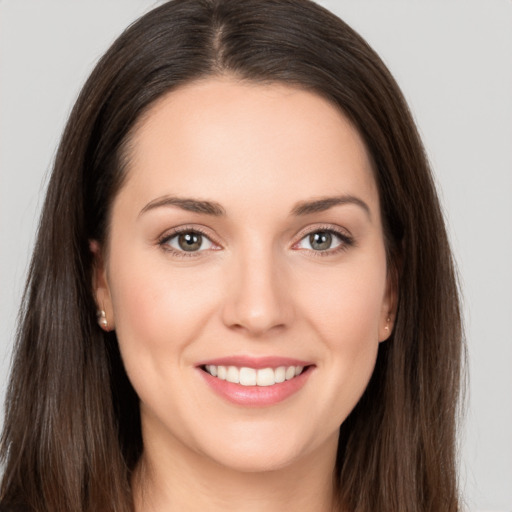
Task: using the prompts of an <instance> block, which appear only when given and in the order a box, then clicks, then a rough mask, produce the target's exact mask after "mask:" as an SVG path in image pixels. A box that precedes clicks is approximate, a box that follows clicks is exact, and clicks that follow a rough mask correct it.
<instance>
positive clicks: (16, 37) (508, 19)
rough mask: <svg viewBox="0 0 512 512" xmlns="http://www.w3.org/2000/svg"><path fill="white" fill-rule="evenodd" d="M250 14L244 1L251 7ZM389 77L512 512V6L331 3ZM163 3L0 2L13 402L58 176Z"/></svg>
mask: <svg viewBox="0 0 512 512" xmlns="http://www.w3.org/2000/svg"><path fill="white" fill-rule="evenodd" d="M241 1H243V0H241ZM321 3H322V4H323V5H325V6H326V7H328V8H330V9H331V10H332V11H334V12H335V13H336V14H338V15H339V16H340V17H342V18H343V19H344V20H345V21H347V22H348V23H349V24H350V25H351V26H352V27H353V28H355V29H356V30H357V31H358V32H360V33H361V34H362V35H363V36H364V37H365V38H366V39H367V41H368V42H369V43H370V44H371V45H372V46H373V47H374V48H375V49H376V50H377V52H378V53H379V54H380V55H381V57H382V58H383V60H384V61H385V62H386V64H387V65H388V66H389V68H390V70H391V72H392V73H393V74H394V76H395V78H396V79H397V81H398V82H399V84H400V86H401V87H402V89H403V91H404V93H405V96H406V98H407V99H408V101H409V103H410V106H411V109H412V111H413V114H414V116H415V119H416V121H417V123H418V125H419V129H420V132H421V134H422V136H423V139H424V142H425V145H426V148H427V151H428V154H429V157H430V159H431V162H432V165H433V169H434V172H435V176H436V180H437V182H438V185H439V191H440V195H441V200H442V203H443V205H444V209H445V213H446V218H447V222H448V227H449V231H450V234H451V240H452V244H453V249H454V253H455V256H456V260H457V263H458V267H459V271H460V275H461V283H462V290H463V294H464V314H465V322H466V331H467V342H468V350H469V373H470V386H469V392H468V397H469V400H468V407H467V413H466V420H465V423H464V425H465V427H464V430H463V432H462V435H461V443H460V445H461V480H462V484H463V490H464V494H465V496H466V501H467V504H468V509H469V510H471V511H477V510H478V511H484V510H485V511H500V512H510V511H512V393H511V392H512V328H511V319H512V150H511V148H512V2H511V1H510V0H325V1H323V2H321ZM154 5H156V4H155V2H154V1H151V0H115V1H114V0H75V1H73V2H69V1H68V0H45V1H44V2H43V1H41V0H0V398H3V395H4V392H5V385H6V380H7V375H8V367H9V358H10V350H11V346H12V341H13V333H14V330H15V328H16V315H17V308H18V305H19V302H20V297H21V293H22V288H23V284H24V279H25V273H26V269H27V264H28V260H29V257H30V253H31V251H32V248H33V244H34V236H35V230H36V227H37V222H38V221H37V219H38V214H39V210H40V207H41V204H42V199H43V194H44V190H45V185H46V181H47V178H48V173H49V170H50V168H51V163H52V159H53V157H54V154H55V149H56V146H57V143H58V140H59V136H60V134H61V131H62V129H63V126H64V123H65V120H66V117H67V115H68V114H69V111H70V109H71V106H72V104H73V101H74V99H75V98H76V95H77V93H78V91H79V89H80V86H81V84H82V83H83V82H84V80H85V78H86V76H87V75H88V73H89V72H90V71H91V69H92V66H93V65H94V63H95V62H96V61H97V59H98V57H99V56H100V55H101V54H102V53H103V52H104V51H105V50H106V48H107V47H108V45H109V44H110V43H111V42H112V41H113V39H114V38H115V37H116V36H117V35H118V34H119V33H120V32H121V30H122V29H123V28H124V27H125V26H126V25H128V23H130V22H131V21H133V20H134V19H135V18H137V17H138V16H139V15H141V14H142V13H144V12H146V11H148V10H149V9H150V8H151V7H153V6H154Z"/></svg>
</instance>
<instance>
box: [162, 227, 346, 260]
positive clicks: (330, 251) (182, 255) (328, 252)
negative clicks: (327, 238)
mask: <svg viewBox="0 0 512 512" xmlns="http://www.w3.org/2000/svg"><path fill="white" fill-rule="evenodd" d="M182 233H196V234H200V235H202V236H204V237H206V238H207V239H208V240H210V242H211V243H212V244H215V245H217V244H216V242H214V241H213V240H212V239H211V237H210V236H209V235H208V234H207V233H206V232H205V231H204V230H202V229H201V228H199V227H196V226H194V227H192V226H183V227H181V228H176V229H174V230H172V231H171V232H170V233H166V234H165V235H163V236H162V237H160V238H159V239H158V245H159V246H160V247H161V248H162V249H163V250H164V251H166V252H169V253H171V254H172V255H173V256H175V257H177V258H195V257H197V256H199V254H200V253H201V252H204V251H190V252H187V251H177V250H175V249H174V248H172V247H170V246H169V245H167V244H168V242H169V241H170V240H172V239H173V238H175V237H176V236H178V235H180V234H182ZM314 233H329V234H331V235H334V236H336V237H338V238H339V239H340V240H341V243H340V244H339V245H338V246H337V247H335V248H334V249H327V250H325V251H315V250H312V249H307V250H308V251H309V252H311V253H312V254H313V256H315V257H320V258H323V257H325V256H332V255H334V254H338V253H340V252H342V251H346V250H347V249H348V248H350V247H353V246H354V245H355V241H354V239H353V237H351V236H350V235H348V234H346V233H343V232H342V231H340V230H337V229H333V228H332V227H330V226H317V227H315V229H313V230H310V231H306V232H304V233H301V234H300V238H299V240H298V241H297V242H296V243H295V244H294V245H293V246H296V245H297V244H298V243H299V242H301V241H302V240H303V239H304V238H306V237H307V236H310V235H312V234H314Z"/></svg>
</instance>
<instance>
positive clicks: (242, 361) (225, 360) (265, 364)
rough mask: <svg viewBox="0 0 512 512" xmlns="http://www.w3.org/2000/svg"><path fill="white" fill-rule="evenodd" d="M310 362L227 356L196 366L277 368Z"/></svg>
mask: <svg viewBox="0 0 512 512" xmlns="http://www.w3.org/2000/svg"><path fill="white" fill-rule="evenodd" d="M312 364H313V363H311V361H304V360H302V359H295V358H293V357H278V356H264V357H253V356H227V357H219V358H215V359H208V360H205V361H201V362H200V363H199V364H198V365H197V366H206V365H213V366H236V367H238V368H243V367H246V368H254V369H259V368H278V367H279V366H311V365H312Z"/></svg>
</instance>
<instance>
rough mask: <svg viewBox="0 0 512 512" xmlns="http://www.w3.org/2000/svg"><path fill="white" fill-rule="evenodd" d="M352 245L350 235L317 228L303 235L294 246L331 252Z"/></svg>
mask: <svg viewBox="0 0 512 512" xmlns="http://www.w3.org/2000/svg"><path fill="white" fill-rule="evenodd" d="M351 245H353V240H352V238H351V237H349V236H347V235H345V234H343V233H340V232H338V231H335V230H333V229H317V230H316V231H312V232H310V233H308V234H307V235H306V236H304V237H303V238H302V239H301V240H300V241H299V242H298V243H297V244H296V245H295V247H296V248H298V249H307V250H310V251H315V252H317V253H318V252H327V253H329V254H332V253H334V252H337V250H342V249H346V248H347V247H349V246H351Z"/></svg>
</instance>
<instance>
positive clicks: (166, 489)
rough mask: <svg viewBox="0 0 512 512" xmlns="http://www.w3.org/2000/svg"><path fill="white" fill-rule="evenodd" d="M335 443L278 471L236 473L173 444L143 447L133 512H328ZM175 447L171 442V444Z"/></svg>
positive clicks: (332, 498)
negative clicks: (287, 511) (288, 511)
mask: <svg viewBox="0 0 512 512" xmlns="http://www.w3.org/2000/svg"><path fill="white" fill-rule="evenodd" d="M336 442H337V440H334V439H331V440H329V441H328V442H327V443H325V445H324V446H322V447H321V448H319V449H318V450H316V451H315V452H314V453H311V454H308V455H306V456H304V457H302V458H300V460H299V459H298V460H296V461H294V462H292V463H290V464H288V465H286V467H283V468H279V469H272V470H270V471H251V472H248V471H237V470H236V469H233V468H231V467H226V466H224V465H221V464H218V463H217V462H216V461H214V460H212V459H210V458H208V457H205V456H204V455H203V454H199V453H196V452H190V451H189V450H188V449H187V448H185V447H183V446H179V445H174V446H172V447H170V446H168V447H167V448H164V447H162V446H161V445H159V446H153V445H152V444H151V443H147V442H146V443H145V445H144V446H145V451H144V454H143V456H142V459H141V461H140V463H139V465H138V467H137V470H136V471H135V474H134V479H133V491H134V500H135V510H136V512H161V511H168V510H183V511H195V510H208V511H209V512H217V511H222V512H229V511H239V510H244V511H245V512H256V511H258V512H261V511H262V510H264V511H265V512H281V511H282V510H294V511H296V512H302V511H303V512H306V511H308V512H309V511H311V510H315V511H316V512H333V511H334V510H337V508H336V505H335V501H336V500H335V484H334V479H333V471H334V467H335V454H336ZM172 444H174V443H172Z"/></svg>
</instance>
